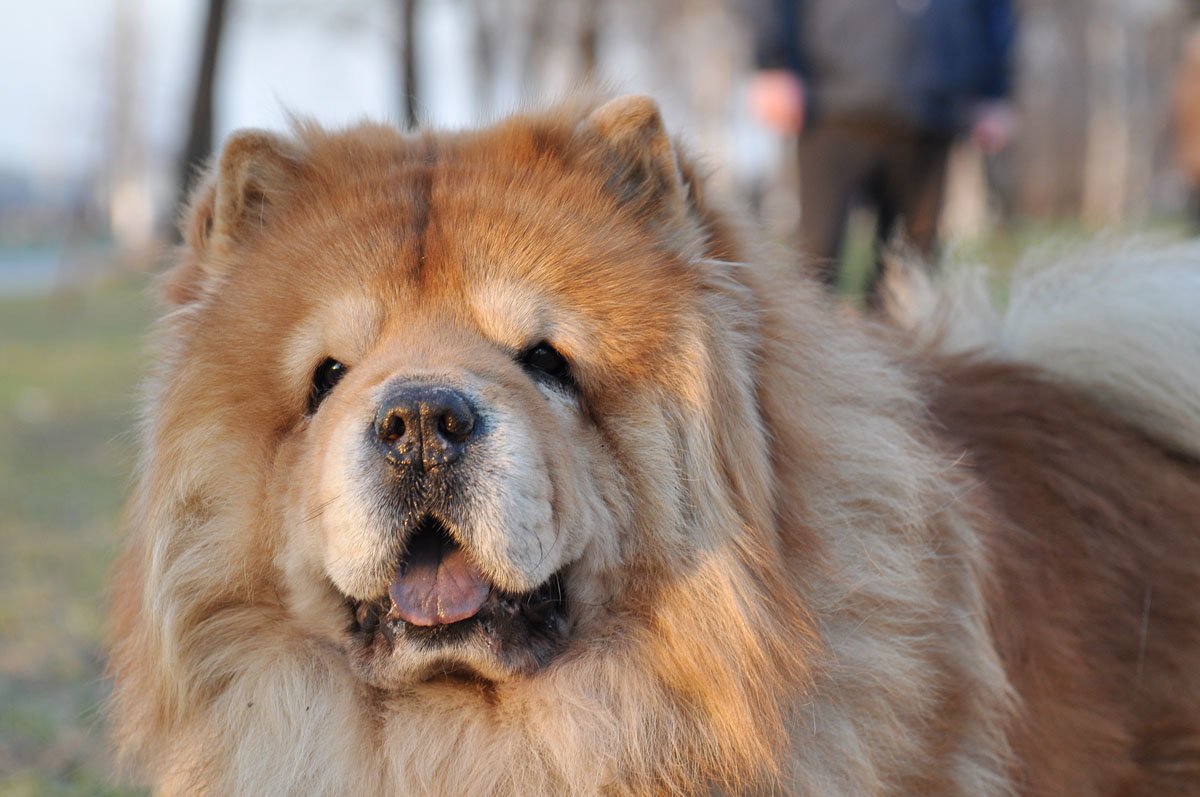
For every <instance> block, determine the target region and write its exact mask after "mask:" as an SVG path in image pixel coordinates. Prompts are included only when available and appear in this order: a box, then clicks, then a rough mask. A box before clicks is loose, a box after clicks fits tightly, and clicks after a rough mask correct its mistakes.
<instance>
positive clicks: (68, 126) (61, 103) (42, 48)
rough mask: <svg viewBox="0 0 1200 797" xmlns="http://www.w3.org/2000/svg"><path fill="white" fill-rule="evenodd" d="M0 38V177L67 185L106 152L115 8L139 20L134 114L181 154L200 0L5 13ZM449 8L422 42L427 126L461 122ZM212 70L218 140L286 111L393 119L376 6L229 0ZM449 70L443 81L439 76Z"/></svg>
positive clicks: (367, 0)
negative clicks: (431, 59)
mask: <svg viewBox="0 0 1200 797" xmlns="http://www.w3.org/2000/svg"><path fill="white" fill-rule="evenodd" d="M6 5H7V7H6V8H5V12H4V25H3V32H0V42H2V46H0V107H2V108H4V109H5V111H4V114H3V120H4V121H3V123H0V169H5V170H10V169H12V170H17V171H32V172H34V173H36V174H41V175H47V176H64V175H69V174H74V173H78V172H79V171H81V170H84V169H87V168H89V167H91V166H94V165H95V164H96V163H98V162H99V161H100V159H101V158H103V157H104V153H105V152H106V148H105V143H104V142H105V137H106V135H107V125H108V118H109V114H108V108H109V107H110V106H109V103H110V99H109V96H110V91H111V87H112V85H113V84H114V80H115V78H114V71H115V68H114V65H113V64H114V59H113V57H112V53H113V48H114V30H115V29H116V27H117V25H116V19H117V14H118V10H119V9H121V8H125V9H126V10H128V11H131V12H133V17H134V18H135V19H136V20H137V23H136V25H135V26H134V28H133V30H134V31H135V33H136V38H135V41H134V46H133V47H131V48H129V50H130V51H131V52H133V53H134V57H135V58H136V59H137V63H138V64H139V66H140V68H139V69H137V70H136V81H137V82H136V85H135V90H136V92H137V96H138V105H137V111H138V113H137V118H138V119H140V120H141V122H142V126H143V129H144V130H145V131H146V133H145V135H146V137H147V146H148V149H149V150H150V151H151V152H152V153H155V154H156V155H158V156H163V155H169V154H171V153H173V152H174V151H175V150H176V149H177V148H178V147H179V145H180V142H181V141H182V136H183V132H184V128H185V127H186V124H187V117H188V114H189V111H190V98H191V91H192V80H193V73H194V70H195V68H196V60H197V54H198V50H199V44H200V36H201V33H202V25H203V14H204V6H205V3H204V2H203V0H38V1H37V2H25V3H18V2H12V3H8V4H6ZM453 5H454V4H441V3H439V4H433V5H432V6H431V8H433V9H440V10H435V12H434V13H432V14H430V15H428V17H427V18H426V19H424V20H423V29H422V31H421V34H422V36H423V39H422V41H423V43H426V44H425V46H427V47H429V49H430V52H435V53H439V54H441V55H442V56H443V57H442V58H439V59H438V60H439V62H440V64H441V66H440V67H439V74H437V75H436V76H433V77H436V78H437V81H438V91H437V92H436V93H427V94H426V96H427V97H428V100H427V107H426V108H425V109H424V112H425V114H426V116H427V117H429V118H431V119H433V120H435V121H437V122H439V123H441V124H450V125H458V124H465V123H468V122H470V121H471V120H470V119H469V118H467V117H466V114H465V113H464V109H465V108H467V107H469V104H470V100H469V95H468V93H467V91H468V89H469V86H467V85H466V84H465V83H464V79H465V74H464V70H463V69H462V68H461V67H459V68H458V69H457V70H456V69H455V68H454V67H453V65H454V64H455V63H458V64H461V63H462V62H463V61H464V60H465V59H464V58H456V57H450V58H446V57H444V56H446V55H450V56H454V55H456V53H454V52H453V51H454V50H456V49H460V48H465V46H466V44H465V43H464V42H462V41H461V39H462V37H461V36H460V35H459V34H458V31H459V30H461V27H460V26H459V25H457V24H456V20H455V19H453V18H452V17H453V13H454V11H453ZM230 6H231V8H230V12H229V17H228V19H227V21H226V28H225V33H226V38H225V40H224V42H223V50H222V53H221V61H220V66H219V71H218V76H217V79H218V84H217V109H216V126H217V131H218V135H219V137H224V136H225V135H227V134H228V133H229V132H230V131H231V130H233V129H235V128H239V127H268V128H279V127H282V126H284V125H285V124H286V114H285V109H287V110H291V111H294V112H296V113H299V114H302V115H311V116H314V117H316V118H317V119H318V120H319V121H321V122H323V123H325V124H328V125H339V124H346V123H349V122H353V121H356V120H358V119H361V118H364V117H371V118H376V119H391V118H395V116H396V108H397V94H398V89H397V85H398V74H397V73H398V69H397V67H396V56H395V48H394V37H395V35H396V30H397V25H396V23H395V22H394V20H393V17H392V15H391V12H390V9H389V4H388V3H385V2H380V0H355V1H354V2H341V3H321V2H317V1H316V0H307V1H306V0H291V1H290V2H288V1H287V0H235V2H231V3H230ZM447 70H449V71H447Z"/></svg>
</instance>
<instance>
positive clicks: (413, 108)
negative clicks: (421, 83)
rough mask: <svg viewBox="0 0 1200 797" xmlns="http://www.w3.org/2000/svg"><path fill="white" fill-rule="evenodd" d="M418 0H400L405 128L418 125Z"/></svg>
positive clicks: (402, 119)
mask: <svg viewBox="0 0 1200 797" xmlns="http://www.w3.org/2000/svg"><path fill="white" fill-rule="evenodd" d="M416 20H417V0H400V25H401V27H402V28H403V29H402V30H401V31H400V36H401V42H402V47H403V48H404V49H403V52H402V53H401V54H400V57H401V59H402V67H403V69H404V75H403V78H402V80H401V83H400V85H401V86H402V87H403V91H404V96H403V97H402V98H401V103H400V113H401V120H400V121H401V122H402V123H403V124H404V127H405V129H408V130H412V129H413V128H415V127H416V126H417V33H416Z"/></svg>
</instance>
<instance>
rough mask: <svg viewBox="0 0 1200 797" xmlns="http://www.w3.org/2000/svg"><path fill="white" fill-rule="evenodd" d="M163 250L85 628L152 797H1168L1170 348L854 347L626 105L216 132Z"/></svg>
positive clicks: (1190, 342)
mask: <svg viewBox="0 0 1200 797" xmlns="http://www.w3.org/2000/svg"><path fill="white" fill-rule="evenodd" d="M187 230H188V232H187V245H186V250H185V252H184V254H183V256H182V259H181V263H180V265H179V266H177V268H176V269H175V270H174V271H173V272H172V274H171V275H170V277H169V278H168V282H167V284H166V286H165V289H164V295H165V296H166V297H167V300H168V302H169V303H171V305H172V306H173V307H174V310H173V311H172V312H171V313H169V314H168V315H167V316H166V317H165V319H164V321H163V324H162V329H161V333H160V334H161V338H160V339H161V341H162V347H163V349H162V356H161V359H162V368H161V372H160V374H159V376H158V378H157V380H156V383H155V386H154V388H153V389H152V391H151V398H150V409H151V412H150V414H149V417H148V421H147V428H146V438H147V453H146V457H145V460H144V466H143V469H142V479H141V483H140V486H139V488H138V491H137V493H136V494H135V496H134V498H133V501H132V502H131V506H130V523H131V526H132V530H133V536H132V539H131V543H130V546H129V548H128V551H127V553H126V555H125V557H124V559H123V561H122V564H121V569H120V574H119V577H118V588H117V596H116V603H115V608H114V624H115V629H114V630H115V636H114V640H115V646H114V651H113V672H114V673H115V675H116V679H117V685H116V691H115V696H114V702H115V706H116V710H117V715H116V717H117V728H118V738H119V741H120V744H121V746H122V748H123V750H124V751H125V753H126V754H127V755H128V756H129V757H130V758H131V759H132V760H133V761H135V762H136V763H137V764H138V765H139V766H140V767H141V768H142V770H143V771H144V772H145V773H146V774H147V775H148V776H149V777H151V778H152V779H154V780H155V781H156V782H157V783H158V784H159V785H160V786H161V787H162V788H163V790H164V791H167V792H192V791H195V792H207V793H233V792H237V793H275V792H277V793H291V792H303V793H383V792H390V793H414V794H421V793H431V794H572V793H574V794H592V793H631V794H632V793H640V794H650V793H663V792H668V793H670V792H674V793H687V794H703V793H708V792H710V791H712V790H723V791H727V792H733V793H747V792H755V793H758V792H763V793H769V792H773V791H778V792H784V793H798V794H846V795H860V794H923V795H924V794H970V795H987V794H1010V793H1022V794H1046V795H1049V794H1054V795H1059V794H1151V793H1153V794H1161V793H1172V790H1174V791H1175V792H1178V793H1200V785H1198V784H1200V590H1197V586H1200V514H1198V513H1200V466H1198V464H1197V458H1198V457H1200V409H1198V408H1197V407H1196V405H1195V402H1194V400H1193V399H1192V398H1191V397H1192V396H1194V395H1195V394H1196V392H1197V388H1200V377H1197V376H1196V374H1197V373H1200V353H1198V352H1197V343H1196V341H1200V319H1197V318H1196V317H1194V316H1189V315H1188V314H1187V313H1186V312H1183V313H1177V314H1175V315H1174V316H1169V317H1165V316H1164V315H1163V313H1161V312H1160V313H1159V314H1158V318H1157V320H1156V321H1151V320H1148V321H1147V325H1146V327H1145V328H1144V329H1142V328H1139V327H1137V326H1136V325H1133V326H1130V325H1125V326H1124V328H1122V329H1117V330H1113V329H1110V328H1109V327H1108V326H1106V316H1105V315H1104V314H1103V313H1097V312H1093V313H1088V312H1080V313H1076V315H1075V316H1073V317H1072V318H1073V319H1074V321H1075V322H1077V323H1075V325H1074V326H1073V327H1070V328H1068V327H1065V326H1063V325H1058V326H1056V323H1055V321H1054V316H1053V313H1052V312H1050V311H1047V312H1043V313H1040V314H1039V313H1033V312H1030V313H1026V316H1025V317H1021V315H1020V311H1021V310H1022V309H1023V308H1025V309H1028V308H1029V307H1031V306H1034V305H1033V304H1031V303H1030V302H1021V301H1017V300H1014V307H1013V309H1011V310H1010V313H1009V319H1010V322H1009V323H1007V324H1002V325H998V326H997V329H998V330H999V331H998V332H996V334H995V336H994V337H992V338H985V344H986V345H985V349H984V350H983V351H975V352H973V353H963V352H961V351H959V350H957V349H956V344H955V341H957V340H959V339H960V338H956V337H955V335H956V332H955V330H954V329H952V327H953V326H954V325H953V324H949V325H947V324H942V325H941V326H939V327H938V328H937V329H935V330H934V334H932V335H931V336H929V337H927V338H922V337H921V333H920V332H917V333H916V334H912V335H907V336H904V339H903V340H899V341H897V340H893V339H892V338H891V337H890V336H889V335H887V334H883V333H880V332H878V331H877V330H872V329H869V328H867V327H866V326H864V325H862V324H861V323H859V322H856V321H854V320H851V319H847V318H845V317H844V316H843V315H842V314H840V313H838V312H837V311H836V310H835V309H834V308H833V307H832V306H831V305H830V304H829V302H828V301H827V300H825V299H824V298H823V297H821V295H820V293H819V291H818V290H817V289H816V288H815V287H814V286H812V285H810V284H808V283H807V282H803V281H799V280H794V278H792V277H791V276H790V275H788V274H787V273H786V272H785V271H784V270H778V271H777V270H776V269H775V268H774V267H772V266H770V265H768V264H766V263H765V262H764V259H763V258H761V256H760V255H759V253H758V252H757V250H756V248H755V247H754V246H753V245H751V244H750V243H748V242H747V241H746V240H744V239H743V237H742V234H741V233H740V232H739V231H738V229H737V228H736V226H735V225H734V224H732V223H731V222H730V221H728V219H727V218H726V216H724V215H723V214H721V213H719V212H718V211H717V210H715V209H714V208H713V206H712V204H711V202H710V201H709V200H708V199H707V198H706V196H705V195H704V185H703V181H702V180H700V179H699V178H698V177H697V176H696V175H695V174H694V172H693V171H692V169H691V167H690V166H689V165H688V164H687V163H686V162H685V161H682V160H680V159H679V156H678V154H677V152H676V151H675V149H674V148H673V147H672V146H671V145H670V143H669V141H668V139H667V138H666V135H665V133H664V132H663V130H662V127H661V122H660V121H659V118H658V114H657V112H656V110H655V109H654V106H653V104H652V103H650V102H649V101H648V100H645V99H643V98H622V99H618V100H613V101H611V102H609V103H606V104H604V105H600V106H598V107H595V106H588V105H586V104H584V105H576V106H564V107H562V108H559V109H557V110H556V111H554V112H553V113H550V114H547V115H541V116H527V117H521V118H516V119H513V120H510V121H507V122H504V123H502V124H501V125H499V126H497V127H496V128H493V129H490V130H487V131H484V132H480V133H472V134H460V135H454V136H443V137H433V136H431V135H423V136H417V137H409V138H405V137H402V136H401V135H399V134H397V133H394V132H392V131H388V130H385V129H383V128H359V129H356V130H353V131H350V132H347V133H344V134H338V135H329V134H325V133H323V132H321V131H318V130H315V129H309V128H305V129H302V130H300V131H299V133H298V137H297V139H296V140H283V139H277V138H274V137H269V136H265V135H262V134H247V135H243V136H241V137H239V138H236V139H234V141H232V142H231V143H230V144H229V145H228V146H227V148H226V151H225V154H224V156H223V158H222V160H221V163H220V165H219V167H218V168H217V169H216V170H214V172H213V173H212V174H211V175H210V177H209V179H208V181H207V182H206V183H205V184H204V185H203V186H202V187H201V188H200V189H199V190H198V191H197V194H196V196H195V198H194V200H193V205H192V209H191V211H190V215H189V219H188V224H187ZM1164 257H1169V259H1170V260H1169V262H1168V263H1166V264H1165V265H1164V266H1163V267H1162V268H1161V269H1159V271H1161V272H1163V273H1166V272H1169V273H1171V274H1175V275H1177V276H1179V277H1180V280H1177V281H1176V282H1175V283H1174V285H1173V286H1167V287H1170V290H1168V291H1166V292H1163V291H1161V290H1159V289H1161V288H1163V287H1164V285H1157V287H1156V285H1155V283H1154V282H1153V280H1151V281H1150V282H1147V283H1144V284H1142V285H1141V286H1140V287H1139V286H1138V284H1137V283H1132V287H1130V285H1129V284H1127V282H1128V281H1127V280H1126V281H1121V280H1116V283H1117V284H1119V285H1121V286H1122V291H1121V294H1122V295H1121V297H1120V298H1121V302H1122V303H1123V306H1124V307H1126V308H1132V312H1133V313H1134V314H1133V316H1131V317H1133V318H1136V317H1138V316H1137V313H1138V312H1141V313H1150V314H1154V306H1153V303H1154V301H1156V297H1159V296H1163V297H1166V296H1172V297H1173V299H1172V301H1174V305H1172V306H1173V307H1176V308H1180V307H1183V308H1186V307H1187V306H1188V304H1187V301H1185V300H1183V299H1180V298H1179V297H1180V296H1185V297H1186V296H1190V297H1200V277H1198V276H1197V274H1198V273H1200V271H1198V268H1200V266H1197V263H1200V258H1198V257H1197V255H1196V254H1195V252H1194V251H1193V250H1192V249H1190V248H1189V249H1182V250H1175V251H1173V252H1169V253H1167V254H1166V255H1164ZM745 263H756V264H757V265H745ZM1156 268H1157V267H1156ZM1110 271H1111V270H1110ZM1095 273H1097V272H1094V271H1088V270H1084V271H1083V272H1082V273H1081V274H1080V275H1079V276H1078V277H1077V278H1075V279H1077V280H1078V283H1079V284H1085V283H1087V281H1088V280H1091V283H1090V284H1092V286H1093V287H1095V288H1096V290H1099V291H1101V292H1102V293H1103V290H1104V286H1103V285H1099V286H1098V287H1097V286H1096V285H1095V282H1096V280H1095V279H1094V276H1095ZM1113 273H1116V272H1113ZM1156 273H1158V272H1156ZM1122 279H1124V278H1122ZM1101 282H1102V281H1101ZM1067 284H1068V285H1070V284H1075V283H1072V282H1071V280H1067ZM1131 291H1132V292H1131ZM1017 298H1018V299H1019V298H1020V297H1019V296H1018V297H1017ZM1160 310H1161V308H1160ZM924 315H925V316H926V317H928V318H935V319H936V318H938V317H939V316H937V314H936V313H926V314H924ZM951 315H952V314H951ZM1168 315H1169V314H1168ZM946 317H949V316H945V315H943V316H940V318H942V319H943V320H944V318H946ZM1014 319H1015V320H1014ZM1031 319H1032V320H1031ZM1047 319H1049V321H1047ZM907 320H908V321H909V322H911V324H915V323H918V322H919V319H915V318H909V319H907ZM1035 320H1036V321H1038V322H1039V323H1040V326H1039V323H1034V321H1035ZM1164 323H1165V324H1167V325H1168V327H1169V328H1170V329H1173V330H1176V331H1177V333H1178V336H1177V338H1176V339H1175V340H1174V341H1173V340H1171V338H1170V335H1167V336H1163V335H1158V334H1152V333H1155V331H1156V330H1158V331H1161V330H1160V329H1159V328H1160V327H1161V326H1162V325H1163V324H1164ZM1155 324H1158V325H1159V326H1158V327H1156V326H1155ZM935 326H937V325H936V324H935ZM1035 327H1036V328H1038V330H1039V335H1038V336H1037V338H1036V345H1034V344H1032V343H1030V342H1029V339H1027V338H1023V337H1022V334H1021V333H1022V332H1023V331H1026V330H1029V329H1031V328H1035ZM1089 329H1090V330H1091V334H1090V335H1089V334H1084V335H1083V336H1082V337H1079V338H1077V337H1075V336H1076V335H1077V334H1078V333H1080V331H1081V330H1082V331H1084V332H1087V330H1089ZM1066 332H1070V333H1071V335H1070V336H1069V340H1070V341H1071V346H1069V347H1067V349H1061V348H1060V349H1055V348H1054V347H1053V346H1047V345H1046V343H1047V342H1048V341H1049V342H1054V341H1058V342H1063V341H1067V340H1068V336H1067V335H1066ZM989 334H990V333H989ZM1106 335H1107V337H1106ZM913 340H936V341H938V344H937V345H921V346H917V345H916V344H913V343H911V341H913ZM1116 344H1120V345H1116ZM1142 344H1146V345H1142ZM1130 352H1137V355H1136V356H1132V355H1131V354H1130ZM1096 357H1100V358H1101V359H1102V360H1104V359H1105V358H1107V360H1106V361H1105V363H1104V364H1105V368H1104V369H1096V368H1092V367H1089V366H1088V363H1089V362H1090V361H1091V360H1094V359H1095V358H1096ZM1022 362H1024V363H1026V364H1021V363H1022ZM1047 366H1048V367H1047ZM1101 370H1102V371H1103V372H1104V378H1103V379H1101V380H1090V377H1089V375H1091V374H1096V373H1099V371H1101ZM1151 376H1153V377H1155V378H1150V377H1151ZM1131 382H1138V383H1139V384H1137V385H1134V386H1132V388H1131V386H1130V383H1131ZM1076 386H1083V387H1084V388H1086V389H1085V390H1081V389H1080V388H1079V387H1076Z"/></svg>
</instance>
